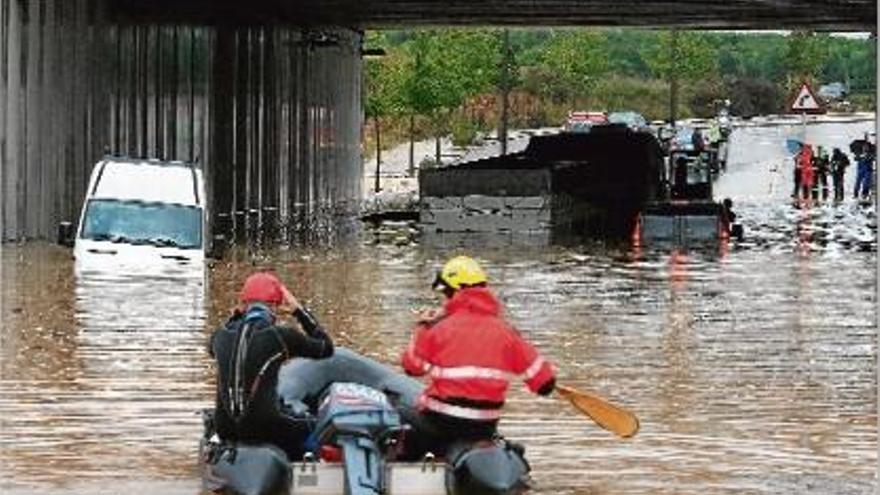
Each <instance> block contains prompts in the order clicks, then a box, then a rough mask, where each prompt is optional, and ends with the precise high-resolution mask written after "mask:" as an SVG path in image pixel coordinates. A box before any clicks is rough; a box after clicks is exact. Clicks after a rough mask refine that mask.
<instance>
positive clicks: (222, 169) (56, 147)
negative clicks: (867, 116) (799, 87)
mask: <svg viewBox="0 0 880 495" xmlns="http://www.w3.org/2000/svg"><path fill="white" fill-rule="evenodd" d="M876 16H877V4H876V0H825V1H819V0H804V1H799V0H723V1H722V0H685V1H645V0H643V1H631V0H620V1H618V0H586V1H574V0H507V1H502V0H484V1H481V2H473V1H470V0H450V1H428V0H376V1H363V0H360V1H355V0H325V1H319V0H299V1H297V0H250V1H248V2H242V1H232V0H0V160H2V161H0V222H2V239H3V240H11V239H24V238H50V239H51V238H52V237H53V236H54V232H55V228H56V225H57V222H58V221H61V220H74V219H75V218H76V214H77V212H78V209H79V207H80V203H81V201H82V197H83V195H84V191H85V187H86V181H87V180H88V173H89V171H90V168H91V166H92V164H93V163H95V161H97V160H98V159H99V158H100V157H101V156H102V155H104V154H119V155H128V156H147V157H156V158H164V159H181V160H190V161H199V162H200V163H202V165H203V167H204V169H205V172H206V176H207V178H208V184H207V185H208V190H209V193H208V194H209V200H210V205H211V215H212V224H213V225H214V226H215V228H216V230H218V231H230V230H234V231H235V232H236V233H238V234H241V233H243V232H245V230H247V229H246V228H245V227H252V226H255V225H256V226H259V225H263V224H265V223H266V221H267V219H275V218H278V217H280V218H282V219H284V220H285V222H284V223H285V225H287V226H289V227H290V228H291V229H292V230H293V231H297V230H299V231H302V232H303V233H314V232H322V231H324V230H325V229H323V227H324V226H327V225H331V224H332V223H333V221H334V219H335V218H337V217H338V216H346V215H350V214H351V213H352V212H353V211H354V210H355V209H356V208H357V203H358V201H359V199H360V194H361V191H360V189H361V176H362V170H361V169H362V164H361V158H360V126H361V120H362V113H361V48H362V46H361V43H362V31H361V30H362V29H364V28H369V27H400V26H411V25H434V24H450V25H490V24H497V25H502V24H503V25H595V26H653V27H666V26H681V27H687V28H719V29H791V28H808V29H817V30H837V31H841V30H843V31H866V30H873V29H874V27H875V25H876ZM233 228H234V229H233Z"/></svg>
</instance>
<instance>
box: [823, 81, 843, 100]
mask: <svg viewBox="0 0 880 495" xmlns="http://www.w3.org/2000/svg"><path fill="white" fill-rule="evenodd" d="M818 93H819V97H820V98H822V99H823V100H825V101H827V102H832V101H838V100H842V99H844V98H846V95H847V93H848V91H847V87H846V84H844V83H842V82H833V83H830V84H823V85H822V86H820V87H819V91H818Z"/></svg>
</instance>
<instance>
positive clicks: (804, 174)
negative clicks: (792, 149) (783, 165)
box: [798, 143, 813, 199]
mask: <svg viewBox="0 0 880 495" xmlns="http://www.w3.org/2000/svg"><path fill="white" fill-rule="evenodd" d="M798 166H799V168H800V173H801V174H800V176H801V195H800V196H801V198H802V199H810V196H811V192H812V189H813V147H812V146H810V145H809V144H806V143H804V146H803V147H802V148H801V154H800V155H798Z"/></svg>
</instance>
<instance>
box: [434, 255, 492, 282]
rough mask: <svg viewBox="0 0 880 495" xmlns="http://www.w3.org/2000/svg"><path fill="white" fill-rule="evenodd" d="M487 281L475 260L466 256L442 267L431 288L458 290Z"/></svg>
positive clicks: (484, 273) (448, 262) (456, 258)
mask: <svg viewBox="0 0 880 495" xmlns="http://www.w3.org/2000/svg"><path fill="white" fill-rule="evenodd" d="M487 281H488V278H487V277H486V272H484V271H483V269H482V268H481V267H480V264H479V263H477V261H476V260H474V259H473V258H469V257H467V256H456V257H455V258H452V259H451V260H449V261H447V262H446V264H445V265H443V269H442V270H440V273H438V274H437V278H436V279H435V280H434V284H433V287H434V288H435V289H441V288H443V287H444V286H445V287H449V288H450V289H453V290H458V289H461V288H462V287H469V286H472V285H479V284H485V283H486V282H487Z"/></svg>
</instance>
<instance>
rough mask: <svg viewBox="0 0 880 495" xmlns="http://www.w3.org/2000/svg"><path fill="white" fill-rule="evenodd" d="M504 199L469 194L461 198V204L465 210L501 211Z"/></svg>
mask: <svg viewBox="0 0 880 495" xmlns="http://www.w3.org/2000/svg"><path fill="white" fill-rule="evenodd" d="M506 199H507V198H505V197H502V196H485V195H482V194H470V195H467V196H465V197H464V198H462V204H463V205H464V207H465V208H471V209H476V210H489V211H491V210H501V209H502V208H504V207H505V203H506Z"/></svg>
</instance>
